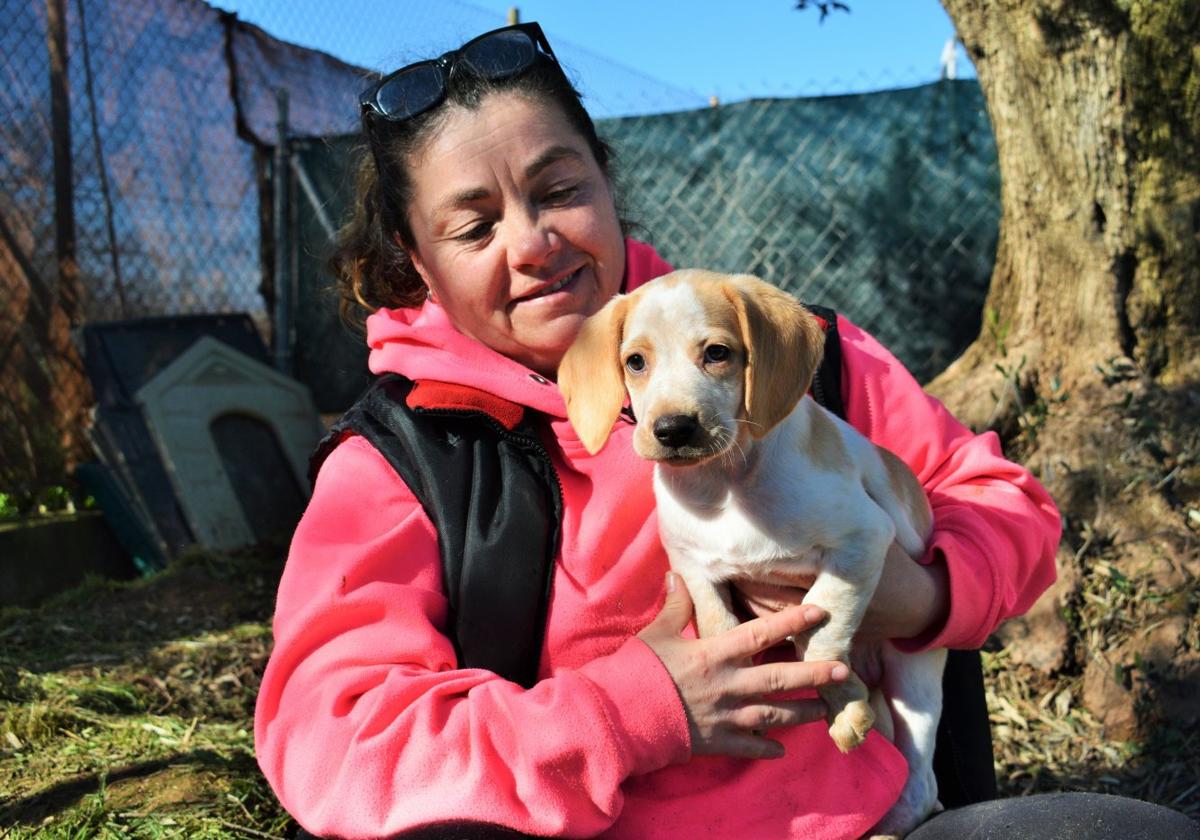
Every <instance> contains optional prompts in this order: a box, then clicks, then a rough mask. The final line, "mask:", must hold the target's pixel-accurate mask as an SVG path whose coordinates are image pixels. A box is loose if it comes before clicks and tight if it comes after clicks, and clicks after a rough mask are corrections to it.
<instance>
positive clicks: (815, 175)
mask: <svg viewBox="0 0 1200 840" xmlns="http://www.w3.org/2000/svg"><path fill="white" fill-rule="evenodd" d="M376 5H378V4H376ZM371 8H374V7H372V6H371V3H367V2H364V5H363V7H361V8H360V7H359V6H358V5H357V4H356V5H355V6H354V7H352V8H350V9H348V10H347V12H346V15H345V16H344V25H345V26H346V27H348V28H350V29H355V28H356V29H355V31H358V32H363V33H365V32H367V31H368V30H369V29H371V28H376V29H377V28H380V27H381V26H382V25H383V24H381V23H380V20H383V19H384V18H380V17H379V15H380V14H383V13H384V12H382V11H380V9H377V8H376V9H375V11H373V12H372V11H371ZM439 12H440V14H439V13H438V12H435V11H432V10H431V8H430V7H429V6H427V5H424V4H414V5H413V7H412V8H411V9H408V8H407V7H404V8H401V9H399V10H397V8H396V7H395V5H394V4H388V5H387V10H386V13H387V14H389V15H390V16H389V17H387V18H386V20H387V21H388V22H387V27H389V28H391V29H394V30H395V31H396V32H397V33H400V35H398V38H399V40H398V41H397V42H396V47H395V49H393V50H392V51H391V52H390V53H389V54H387V55H384V56H381V57H380V62H379V66H378V67H376V68H375V69H381V68H383V67H390V66H395V65H396V64H399V63H402V62H404V61H407V60H411V59H417V58H423V57H427V56H429V55H431V54H436V53H437V52H439V51H440V50H442V49H445V48H447V47H450V46H453V45H455V44H456V43H458V42H460V41H461V40H463V39H464V38H466V37H469V36H471V35H473V34H477V33H478V32H480V31H483V30H484V29H487V28H492V27H494V26H497V25H501V24H502V23H503V21H497V20H494V19H491V18H490V17H489V16H488V15H487V14H486V13H484V12H482V11H481V10H478V9H475V8H474V7H471V6H470V5H469V4H465V3H461V2H457V0H447V4H446V6H445V8H444V9H442V8H441V7H439ZM0 14H2V15H3V19H4V20H5V21H6V25H5V27H3V29H0V66H3V68H4V74H5V76H4V77H5V84H4V85H0V107H3V110H4V113H5V114H7V115H9V117H8V119H6V120H5V121H3V122H2V123H0V289H2V290H3V295H4V308H3V316H2V317H0V492H8V491H12V490H21V489H27V488H31V489H36V488H37V487H39V486H44V485H46V484H52V483H60V482H61V481H62V480H63V478H64V476H66V475H67V474H68V472H69V469H70V467H71V465H72V464H73V463H75V462H77V461H79V460H81V459H84V458H87V457H89V447H88V442H87V432H86V430H87V412H88V409H89V407H90V405H91V404H92V401H93V398H92V394H91V392H90V388H89V386H88V382H87V378H86V376H85V375H84V372H83V363H82V360H81V358H80V354H79V351H78V349H77V348H78V346H79V338H78V331H79V328H80V327H82V326H83V325H85V324H89V323H95V322H98V321H110V320H119V319H131V318H140V317H145V316H164V315H183V314H190V313H200V312H206V313H213V312H247V313H249V314H250V315H251V317H252V318H253V319H254V322H255V323H256V324H257V325H258V327H259V329H260V330H261V332H262V333H263V335H264V337H265V338H270V336H271V332H272V324H273V317H272V316H273V315H274V314H275V313H274V309H275V304H276V302H277V296H276V294H275V288H274V280H275V278H276V276H277V269H279V268H280V267H283V268H284V269H286V270H284V271H282V272H280V273H279V274H278V276H280V277H284V278H287V279H286V283H287V284H288V285H287V286H286V287H285V290H289V291H290V292H292V296H291V297H290V302H289V303H288V306H287V307H286V308H287V309H288V310H289V311H290V312H291V314H292V315H294V317H295V320H294V322H293V326H292V327H290V328H289V329H288V331H287V334H286V339H287V340H286V343H285V347H284V349H285V350H286V349H287V347H288V346H291V347H294V349H295V351H296V357H295V361H296V369H295V371H296V374H297V376H299V377H300V378H301V379H302V380H304V381H306V382H307V383H308V384H309V385H310V387H312V388H313V390H314V395H315V397H316V398H317V401H318V404H319V405H320V406H321V407H322V409H323V410H327V411H335V410H337V409H339V408H341V407H343V406H344V404H345V402H346V400H347V399H349V397H350V396H352V395H353V393H354V392H355V390H356V389H357V387H358V381H359V380H358V379H356V377H359V378H361V377H362V376H364V375H365V367H364V366H363V364H362V357H363V349H362V347H361V342H360V341H358V340H356V339H353V338H349V337H347V336H346V334H345V333H344V331H343V328H342V326H341V325H340V324H339V323H338V322H337V320H336V317H335V310H336V306H335V305H334V302H333V300H332V299H331V297H330V296H329V286H330V284H331V280H330V278H329V277H328V276H327V275H325V274H324V271H323V269H322V268H321V266H322V263H323V260H324V257H325V255H326V253H327V252H328V245H329V230H330V228H332V227H335V226H336V225H337V224H338V223H340V221H341V219H342V217H343V214H344V212H345V210H346V205H347V201H348V196H346V195H345V194H344V190H345V186H346V184H347V183H348V177H347V175H346V172H347V170H348V168H349V165H350V159H351V154H352V148H353V147H354V145H355V143H354V140H353V139H352V138H351V137H349V136H348V132H351V131H353V129H354V127H355V124H356V121H357V115H356V107H355V100H356V96H357V92H358V90H359V89H360V88H361V87H362V86H363V84H364V80H365V78H366V77H367V75H368V71H366V70H364V69H362V68H360V67H356V66H352V65H350V64H348V63H346V62H343V61H341V60H339V59H338V58H336V57H334V56H332V55H329V54H327V53H323V52H319V51H314V50H312V49H307V48H305V47H302V46H299V45H296V44H291V43H287V42H284V41H281V40H278V39H276V38H274V37H272V36H271V35H269V34H267V33H266V32H264V31H263V30H261V29H259V28H257V27H255V26H253V25H251V24H249V23H246V22H245V21H242V20H239V19H237V17H236V16H234V15H232V14H230V13H226V12H222V11H220V10H218V9H215V8H212V7H210V6H208V5H206V4H204V3H202V2H200V0H120V2H111V0H109V1H108V2H106V0H36V2H33V3H30V2H29V1H28V0H0ZM302 14H303V13H302V12H301V11H299V10H297V12H296V15H297V19H298V20H300V16H301V15H302ZM405 16H407V19H406V18H405ZM301 22H303V21H301ZM435 24H436V26H435ZM422 27H424V29H422ZM423 31H424V32H427V33H432V34H429V35H428V37H426V36H424V35H422V34H421V33H422V32H423ZM298 37H299V36H298ZM551 37H552V38H553V34H551ZM300 40H303V39H302V38H301V39H300ZM555 46H556V51H559V52H560V53H561V54H563V57H564V61H565V63H566V64H567V65H568V66H569V67H570V68H571V71H572V73H573V74H577V75H578V77H579V78H580V81H581V82H582V86H583V87H584V88H585V90H586V89H588V88H591V89H592V90H595V91H600V92H601V96H600V97H599V98H602V97H603V95H604V94H603V91H605V90H607V89H609V88H612V87H615V88H618V89H619V88H624V89H627V90H630V91H636V90H639V89H640V90H642V91H643V93H641V94H637V95H636V98H637V99H638V100H639V103H640V104H639V106H638V108H637V109H635V110H637V111H638V112H644V111H645V110H646V105H647V103H650V102H660V103H663V105H662V107H663V108H664V109H666V108H668V107H670V105H671V104H678V103H680V102H683V104H684V105H685V106H686V107H687V110H682V111H675V112H672V113H659V114H651V115H642V116H635V117H623V118H607V119H604V120H602V121H601V130H602V133H603V134H605V135H606V136H607V137H608V138H609V139H610V141H611V142H612V143H613V145H614V146H615V147H616V149H617V155H618V164H619V178H620V184H621V187H622V191H623V193H624V195H625V198H626V203H627V206H628V209H629V211H630V214H629V215H630V216H631V217H632V218H633V219H634V220H635V221H637V222H638V223H640V226H641V227H640V229H639V231H638V232H637V235H638V236H639V237H640V238H644V239H647V240H649V241H650V242H651V243H652V244H654V245H655V246H656V247H658V248H659V250H660V251H661V252H662V253H663V255H664V256H665V257H666V258H667V259H668V260H670V261H672V262H673V263H675V264H676V265H680V266H685V265H692V266H697V265H702V266H706V267H711V268H715V269H722V270H729V271H746V272H752V273H756V274H759V275H760V276H763V277H765V278H766V279H768V280H771V281H773V282H775V283H777V284H779V285H781V286H783V287H785V288H787V289H789V290H791V291H794V292H796V293H798V294H800V295H801V296H803V297H805V298H806V299H809V300H812V301H814V302H818V303H824V304H826V305H829V306H833V307H835V308H837V309H839V310H841V311H843V312H845V313H846V314H847V315H849V316H850V317H851V318H853V319H854V320H856V321H858V322H859V323H861V324H862V325H863V326H865V327H867V328H868V329H870V330H872V331H874V332H876V333H877V334H878V335H879V336H880V337H881V338H882V339H883V340H884V341H885V343H887V344H888V345H889V346H890V347H892V348H893V350H895V351H896V352H897V353H898V355H899V356H900V357H901V359H902V360H903V361H904V362H905V363H906V364H908V365H910V366H911V367H912V368H913V369H914V371H916V372H917V373H918V375H919V376H921V377H928V376H930V375H932V374H933V373H935V372H936V371H937V370H938V369H940V368H941V367H942V366H943V365H944V364H946V363H947V362H948V361H949V360H950V359H951V358H953V357H954V355H955V354H956V353H957V352H958V351H959V349H961V347H962V346H963V345H964V344H965V343H966V342H967V341H969V340H970V339H971V338H972V337H973V336H974V333H975V332H976V330H977V327H978V323H979V307H980V305H981V302H982V299H983V293H984V291H985V289H986V285H987V281H988V275H989V273H990V269H991V263H992V259H993V252H994V248H995V238H996V226H997V221H998V184H997V175H996V164H995V151H994V148H993V146H992V137H991V131H990V127H989V125H988V123H987V118H986V114H985V113H984V110H983V103H982V98H981V96H980V94H979V90H978V87H977V86H976V85H975V83H974V82H967V81H962V82H941V83H934V84H930V85H924V86H920V87H916V88H912V89H907V90H896V91H888V92H881V93H875V94H863V95H853V96H834V97H822V98H807V99H778V100H757V101H747V102H739V103H734V104H729V105H720V106H718V107H712V108H709V107H703V103H702V102H695V101H693V99H691V98H689V97H693V96H694V95H693V94H690V93H688V92H679V91H675V90H669V89H667V88H666V87H665V86H661V85H660V86H659V87H655V83H654V82H653V80H647V79H644V78H643V77H639V76H638V74H637V73H636V71H631V70H629V69H628V68H620V67H619V66H617V65H612V64H606V63H605V62H604V60H603V59H600V58H599V57H597V56H595V55H594V54H590V53H588V52H587V51H583V50H578V48H573V47H572V46H571V45H565V48H564V49H562V50H559V41H558V39H555ZM572 53H574V56H573V55H572ZM622 74H624V75H622ZM589 76H590V77H591V78H593V79H596V78H601V77H604V78H607V77H608V76H612V77H613V78H617V79H618V80H619V82H620V84H618V85H615V86H608V87H607V88H606V87H605V85H600V84H596V83H594V82H593V83H589ZM639 86H640V88H639ZM281 89H282V90H284V91H286V92H287V94H288V113H287V126H286V133H287V134H288V135H290V136H291V137H292V138H294V140H293V142H291V143H289V144H287V145H288V146H290V150H291V152H292V157H291V158H290V161H289V159H288V158H280V159H279V160H280V161H282V162H283V163H284V164H285V165H287V166H288V167H289V170H290V171H289V179H288V183H289V187H290V191H289V197H288V203H286V204H283V205H280V208H281V209H282V210H283V211H284V213H285V215H284V217H283V218H281V219H280V220H279V221H282V222H285V224H284V225H282V227H281V230H284V231H286V235H283V236H279V235H278V234H277V233H276V230H275V225H274V222H275V221H276V219H275V217H274V214H275V212H276V210H275V207H276V205H275V201H274V196H273V192H272V189H273V184H274V183H275V182H274V181H273V177H272V176H273V172H272V170H273V168H274V167H276V166H278V165H279V163H278V162H277V159H276V155H275V151H276V148H275V147H276V145H277V138H278V136H279V135H278V132H279V127H278V125H277V122H278V119H279V112H278V109H277V100H276V91H277V90H281ZM681 97H682V99H681ZM597 98H598V97H597V96H596V95H593V96H592V99H591V100H590V101H593V102H595V101H596V100H597ZM614 112H616V113H620V112H621V104H620V103H615V104H613V103H609V104H607V105H604V107H603V108H602V109H601V113H614ZM624 112H625V113H628V112H629V111H628V110H627V111H624ZM339 190H340V191H341V192H339ZM276 239H280V240H281V242H282V243H283V245H282V248H283V250H278V249H277V245H276ZM277 256H278V257H279V260H277ZM331 347H342V348H344V356H341V357H339V356H338V355H337V354H336V353H332V352H330V351H329V348H331ZM313 348H320V350H318V351H316V352H313ZM306 353H307V355H306ZM285 355H286V354H285Z"/></svg>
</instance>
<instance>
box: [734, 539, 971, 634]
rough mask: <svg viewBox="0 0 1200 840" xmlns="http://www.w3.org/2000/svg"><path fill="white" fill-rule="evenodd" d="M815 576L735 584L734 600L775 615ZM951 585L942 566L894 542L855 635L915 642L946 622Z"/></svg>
mask: <svg viewBox="0 0 1200 840" xmlns="http://www.w3.org/2000/svg"><path fill="white" fill-rule="evenodd" d="M812 583H813V577H812V576H811V575H809V576H806V577H797V578H795V580H794V581H793V585H791V586H779V585H776V584H770V583H758V582H756V581H739V582H738V583H737V585H736V591H735V598H736V597H737V595H738V593H740V595H741V598H740V601H741V603H742V605H743V606H744V607H745V608H746V610H747V611H748V612H749V613H750V614H751V615H755V616H760V617H761V616H765V615H770V614H771V613H774V612H778V611H779V610H782V609H785V608H787V607H789V606H793V605H795V604H799V603H800V602H801V601H803V600H804V596H805V594H806V593H807V590H808V588H809V587H810V586H812ZM949 609H950V581H949V577H948V576H947V573H946V567H945V566H944V565H943V564H941V563H937V562H935V563H931V564H929V565H928V566H924V565H922V564H920V563H918V562H916V561H915V560H913V559H912V558H911V557H909V556H908V554H907V553H906V552H905V551H904V549H902V548H901V547H900V546H899V545H897V544H896V543H892V547H891V548H890V549H889V550H888V553H887V557H886V558H885V559H884V564H883V573H882V574H881V575H880V577H879V584H878V586H876V587H875V595H874V596H873V597H872V598H871V603H870V605H869V606H868V607H867V612H866V614H865V615H864V616H863V620H862V624H861V625H859V630H858V635H859V636H860V637H862V638H864V639H914V638H917V637H920V636H925V635H928V634H929V633H931V632H935V631H937V630H938V629H940V628H941V627H942V625H944V624H945V623H946V614H947V612H948V611H949Z"/></svg>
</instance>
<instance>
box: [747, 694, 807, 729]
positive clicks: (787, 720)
mask: <svg viewBox="0 0 1200 840" xmlns="http://www.w3.org/2000/svg"><path fill="white" fill-rule="evenodd" d="M825 714H826V706H825V703H824V702H823V701H821V700H772V701H763V702H761V703H753V704H747V705H745V706H742V707H741V708H739V709H737V710H736V711H734V712H732V713H730V715H729V722H730V723H731V724H733V725H734V726H736V727H738V728H739V729H743V730H746V731H749V732H765V731H767V730H769V729H779V728H780V727H784V726H799V725H800V724H802V723H812V722H813V721H814V720H821V719H823V718H824V717H825Z"/></svg>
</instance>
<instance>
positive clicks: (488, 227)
mask: <svg viewBox="0 0 1200 840" xmlns="http://www.w3.org/2000/svg"><path fill="white" fill-rule="evenodd" d="M491 232H492V223H491V222H480V223H479V224H477V225H472V226H471V227H469V228H467V230H465V231H464V232H463V233H460V234H459V235H458V236H456V237H454V238H455V239H457V240H458V241H459V242H478V241H479V240H480V239H483V238H484V237H486V236H487V235H488V234H489V233H491Z"/></svg>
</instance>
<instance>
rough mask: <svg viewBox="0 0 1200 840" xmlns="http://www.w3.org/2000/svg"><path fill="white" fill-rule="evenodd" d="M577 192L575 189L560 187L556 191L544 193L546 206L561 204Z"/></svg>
mask: <svg viewBox="0 0 1200 840" xmlns="http://www.w3.org/2000/svg"><path fill="white" fill-rule="evenodd" d="M576 192H577V190H576V188H575V187H560V188H559V189H556V190H551V191H550V192H548V193H546V196H545V199H544V200H545V201H546V203H548V204H563V203H565V202H567V201H570V200H571V199H572V198H574V196H575V193H576Z"/></svg>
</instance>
